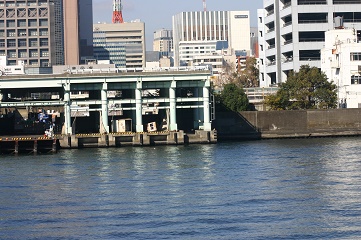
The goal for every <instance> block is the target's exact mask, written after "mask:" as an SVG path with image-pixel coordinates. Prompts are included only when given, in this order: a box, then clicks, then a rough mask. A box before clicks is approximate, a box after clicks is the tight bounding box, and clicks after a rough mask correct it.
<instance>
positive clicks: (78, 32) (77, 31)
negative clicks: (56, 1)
mask: <svg viewBox="0 0 361 240" xmlns="http://www.w3.org/2000/svg"><path fill="white" fill-rule="evenodd" d="M92 46H93V4H92V0H64V57H65V64H66V65H77V64H81V63H85V61H86V60H87V59H89V58H93V47H92Z"/></svg>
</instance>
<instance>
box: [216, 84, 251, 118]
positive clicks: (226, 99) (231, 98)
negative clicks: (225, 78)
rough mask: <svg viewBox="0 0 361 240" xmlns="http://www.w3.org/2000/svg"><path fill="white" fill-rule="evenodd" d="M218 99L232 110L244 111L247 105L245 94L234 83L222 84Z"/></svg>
mask: <svg viewBox="0 0 361 240" xmlns="http://www.w3.org/2000/svg"><path fill="white" fill-rule="evenodd" d="M219 99H220V101H221V103H222V104H223V105H224V106H225V107H227V108H228V109H229V110H231V111H234V112H240V111H245V110H247V109H248V106H249V102H248V98H247V95H246V94H245V92H244V91H243V89H242V88H240V87H238V86H237V85H236V84H234V83H229V84H226V85H224V88H223V91H222V92H221V94H220V96H219Z"/></svg>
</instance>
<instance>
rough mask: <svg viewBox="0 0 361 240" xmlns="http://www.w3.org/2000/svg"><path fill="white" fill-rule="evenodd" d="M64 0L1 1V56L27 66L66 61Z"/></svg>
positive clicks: (32, 66) (9, 63)
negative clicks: (63, 25)
mask: <svg viewBox="0 0 361 240" xmlns="http://www.w3.org/2000/svg"><path fill="white" fill-rule="evenodd" d="M61 13H62V1H61V0H31V1H30V0H16V1H15V0H12V1H0V56H7V64H8V65H16V64H17V63H18V61H19V60H21V61H23V63H24V65H25V66H26V67H28V68H41V67H51V66H52V65H56V64H63V63H64V58H63V51H62V47H63V40H62V39H63V38H62V34H63V28H62V26H61V25H59V23H61V21H62V14H61Z"/></svg>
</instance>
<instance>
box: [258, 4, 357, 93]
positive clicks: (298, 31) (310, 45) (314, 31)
mask: <svg viewBox="0 0 361 240" xmlns="http://www.w3.org/2000/svg"><path fill="white" fill-rule="evenodd" d="M263 6H264V9H263V11H259V12H258V14H259V15H258V19H259V20H263V21H262V22H259V24H260V25H263V27H261V26H260V27H259V31H260V32H259V35H260V36H261V37H262V36H264V41H263V42H261V39H260V41H259V42H260V51H262V48H263V49H264V56H263V57H262V58H260V61H259V62H260V64H262V62H263V64H264V66H262V65H261V66H260V71H261V72H260V86H270V85H272V84H277V83H280V82H285V81H286V80H287V75H288V73H289V71H291V70H295V71H299V69H300V66H301V65H309V66H311V67H317V68H321V52H320V50H321V49H322V48H323V46H324V44H325V31H328V30H330V29H333V28H334V17H337V16H343V17H344V22H345V27H346V28H355V29H356V30H357V32H358V33H360V31H361V8H360V6H361V0H317V1H312V0H263ZM262 76H264V77H263V79H262Z"/></svg>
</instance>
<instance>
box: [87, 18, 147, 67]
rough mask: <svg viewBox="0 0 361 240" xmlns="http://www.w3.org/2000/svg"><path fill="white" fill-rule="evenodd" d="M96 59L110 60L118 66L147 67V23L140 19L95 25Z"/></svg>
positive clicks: (94, 43) (94, 44)
mask: <svg viewBox="0 0 361 240" xmlns="http://www.w3.org/2000/svg"><path fill="white" fill-rule="evenodd" d="M93 37H94V39H93V47H94V58H95V59H96V60H110V63H112V64H115V65H116V67H118V68H144V67H145V24H144V23H143V22H140V21H134V22H125V23H98V24H94V25H93Z"/></svg>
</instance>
